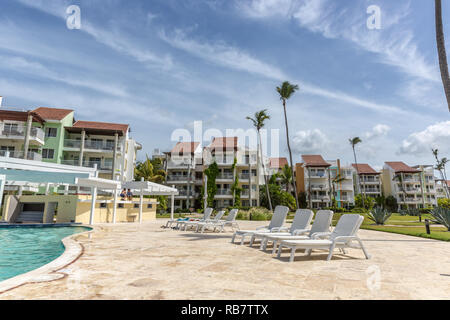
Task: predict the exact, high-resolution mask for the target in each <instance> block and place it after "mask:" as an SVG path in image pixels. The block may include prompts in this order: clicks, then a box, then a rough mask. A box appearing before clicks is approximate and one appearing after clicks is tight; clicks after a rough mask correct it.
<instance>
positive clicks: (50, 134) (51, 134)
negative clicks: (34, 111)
mask: <svg viewBox="0 0 450 320" xmlns="http://www.w3.org/2000/svg"><path fill="white" fill-rule="evenodd" d="M57 134H58V129H57V128H47V129H45V137H46V138H56V135H57Z"/></svg>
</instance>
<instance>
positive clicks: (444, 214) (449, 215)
mask: <svg viewBox="0 0 450 320" xmlns="http://www.w3.org/2000/svg"><path fill="white" fill-rule="evenodd" d="M431 215H432V216H433V217H434V218H435V219H436V220H437V221H438V222H439V223H440V224H442V225H444V226H445V227H446V228H447V229H448V231H450V209H448V208H443V207H437V208H434V209H433V210H432V211H431Z"/></svg>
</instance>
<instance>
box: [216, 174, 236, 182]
mask: <svg viewBox="0 0 450 320" xmlns="http://www.w3.org/2000/svg"><path fill="white" fill-rule="evenodd" d="M216 179H218V180H233V179H234V175H233V174H232V173H223V174H219V175H218V176H217V178H216Z"/></svg>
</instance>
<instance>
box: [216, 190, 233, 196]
mask: <svg viewBox="0 0 450 320" xmlns="http://www.w3.org/2000/svg"><path fill="white" fill-rule="evenodd" d="M216 195H217V196H231V190H228V189H219V190H217V193H216Z"/></svg>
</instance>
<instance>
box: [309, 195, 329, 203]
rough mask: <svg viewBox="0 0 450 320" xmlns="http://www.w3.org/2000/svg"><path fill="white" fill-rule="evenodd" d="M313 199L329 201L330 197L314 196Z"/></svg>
mask: <svg viewBox="0 0 450 320" xmlns="http://www.w3.org/2000/svg"><path fill="white" fill-rule="evenodd" d="M311 200H312V201H322V202H327V201H330V197H329V196H312V197H311Z"/></svg>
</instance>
